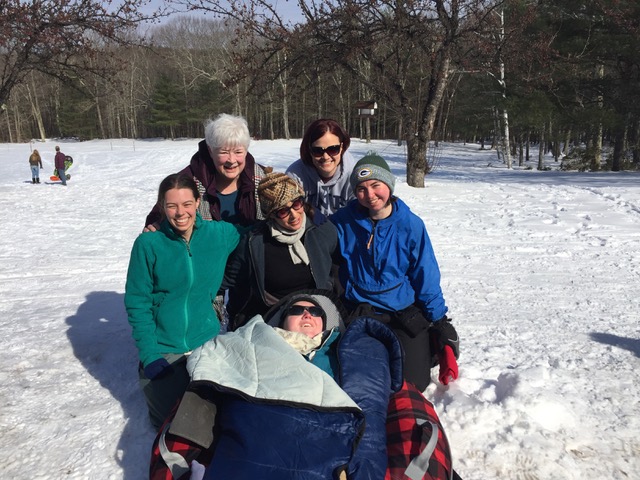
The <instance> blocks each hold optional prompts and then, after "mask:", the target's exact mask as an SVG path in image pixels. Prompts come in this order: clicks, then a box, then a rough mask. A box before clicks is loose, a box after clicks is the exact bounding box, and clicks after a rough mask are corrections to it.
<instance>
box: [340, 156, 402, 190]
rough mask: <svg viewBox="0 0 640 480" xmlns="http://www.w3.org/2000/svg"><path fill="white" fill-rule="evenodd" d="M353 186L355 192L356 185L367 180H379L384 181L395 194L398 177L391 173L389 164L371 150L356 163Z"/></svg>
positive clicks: (352, 175) (352, 177)
mask: <svg viewBox="0 0 640 480" xmlns="http://www.w3.org/2000/svg"><path fill="white" fill-rule="evenodd" d="M350 180H351V188H353V191H354V192H355V190H356V187H357V186H358V185H359V184H360V183H362V182H366V181H367V180H379V181H381V182H382V183H384V184H385V185H386V186H387V187H389V190H391V195H393V189H394V187H395V185H396V177H395V176H394V175H393V174H392V173H391V169H390V168H389V165H388V164H387V162H386V161H385V159H384V158H382V157H381V156H380V155H378V154H377V153H376V152H369V153H367V154H366V155H365V156H364V157H362V158H361V159H360V160H358V163H356V166H355V167H353V172H351V178H350Z"/></svg>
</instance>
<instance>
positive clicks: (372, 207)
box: [356, 180, 393, 220]
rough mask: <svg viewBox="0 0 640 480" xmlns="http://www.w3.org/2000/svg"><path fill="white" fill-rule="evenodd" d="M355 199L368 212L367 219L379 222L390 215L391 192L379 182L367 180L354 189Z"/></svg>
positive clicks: (391, 209) (391, 208)
mask: <svg viewBox="0 0 640 480" xmlns="http://www.w3.org/2000/svg"><path fill="white" fill-rule="evenodd" d="M356 198H357V199H358V202H359V203H360V205H362V206H363V207H365V208H366V209H368V210H369V217H371V218H373V219H375V220H381V219H383V218H387V217H388V216H389V215H391V212H392V211H393V207H392V205H391V203H390V202H389V199H390V198H391V190H390V189H389V187H388V186H387V185H386V184H385V183H383V182H381V181H380V180H367V181H365V182H361V183H359V184H358V186H357V187H356Z"/></svg>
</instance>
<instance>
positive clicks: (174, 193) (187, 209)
mask: <svg viewBox="0 0 640 480" xmlns="http://www.w3.org/2000/svg"><path fill="white" fill-rule="evenodd" d="M199 205H200V199H197V200H196V199H195V197H194V196H193V191H192V190H191V189H189V188H171V189H169V190H167V193H165V195H164V214H165V216H166V217H167V220H168V221H169V224H170V225H171V228H173V230H174V231H175V232H176V233H177V234H178V235H180V236H182V237H183V238H184V239H185V240H187V241H188V240H189V239H190V238H191V233H193V226H194V225H195V223H196V211H197V210H198V206H199Z"/></svg>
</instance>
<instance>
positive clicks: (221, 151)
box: [209, 145, 247, 185]
mask: <svg viewBox="0 0 640 480" xmlns="http://www.w3.org/2000/svg"><path fill="white" fill-rule="evenodd" d="M209 154H210V155H211V158H212V159H213V166H214V168H215V169H216V179H217V180H219V181H220V182H221V183H222V184H234V185H236V184H237V182H238V177H239V176H240V173H242V170H243V169H244V165H245V162H246V158H247V149H246V148H245V147H243V146H239V145H237V146H234V147H231V146H225V147H220V148H209Z"/></svg>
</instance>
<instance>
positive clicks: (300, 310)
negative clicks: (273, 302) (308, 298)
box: [287, 305, 324, 317]
mask: <svg viewBox="0 0 640 480" xmlns="http://www.w3.org/2000/svg"><path fill="white" fill-rule="evenodd" d="M305 310H306V311H307V312H309V315H311V316H312V317H322V316H324V310H323V309H322V308H320V307H307V306H305V305H292V306H291V307H289V308H288V309H287V316H289V315H294V316H298V315H303V314H304V311H305Z"/></svg>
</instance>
